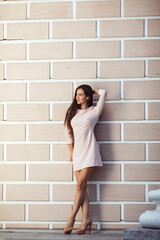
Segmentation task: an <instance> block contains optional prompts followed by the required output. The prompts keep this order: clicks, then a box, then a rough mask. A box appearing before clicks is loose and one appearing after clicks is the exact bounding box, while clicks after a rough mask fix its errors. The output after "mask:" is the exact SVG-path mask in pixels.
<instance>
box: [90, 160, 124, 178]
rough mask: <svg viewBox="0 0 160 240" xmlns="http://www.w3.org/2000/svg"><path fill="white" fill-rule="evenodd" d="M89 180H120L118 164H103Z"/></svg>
mask: <svg viewBox="0 0 160 240" xmlns="http://www.w3.org/2000/svg"><path fill="white" fill-rule="evenodd" d="M91 181H120V164H104V165H103V167H100V168H97V169H96V170H95V172H94V174H93V175H92V177H91Z"/></svg>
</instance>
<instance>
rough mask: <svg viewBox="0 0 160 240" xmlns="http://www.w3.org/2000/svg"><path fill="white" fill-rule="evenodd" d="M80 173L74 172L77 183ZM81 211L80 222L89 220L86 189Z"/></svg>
mask: <svg viewBox="0 0 160 240" xmlns="http://www.w3.org/2000/svg"><path fill="white" fill-rule="evenodd" d="M79 173H80V171H76V172H75V176H76V180H77V181H78V177H79ZM81 209H82V222H83V221H86V220H87V219H89V197H88V189H87V188H86V191H85V196H84V200H83V202H82V204H81Z"/></svg>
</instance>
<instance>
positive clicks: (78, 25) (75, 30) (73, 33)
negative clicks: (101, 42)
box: [53, 21, 96, 39]
mask: <svg viewBox="0 0 160 240" xmlns="http://www.w3.org/2000/svg"><path fill="white" fill-rule="evenodd" d="M95 37H96V22H95V21H80V22H78V21H73V22H70V21H69V22H67V21H65V22H53V38H56V39H57V38H63V39H66V38H95Z"/></svg>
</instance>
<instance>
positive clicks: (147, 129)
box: [124, 123, 160, 141]
mask: <svg viewBox="0 0 160 240" xmlns="http://www.w3.org/2000/svg"><path fill="white" fill-rule="evenodd" d="M159 132H160V124H159V123H135V124H134V123H131V124H127V123H126V124H124V140H132V141H134V140H136V141H158V140H160V134H159Z"/></svg>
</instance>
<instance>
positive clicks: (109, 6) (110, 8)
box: [76, 1, 120, 18]
mask: <svg viewBox="0 0 160 240" xmlns="http://www.w3.org/2000/svg"><path fill="white" fill-rule="evenodd" d="M76 7H77V8H76V17H77V18H106V17H120V1H88V2H77V4H76Z"/></svg>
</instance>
